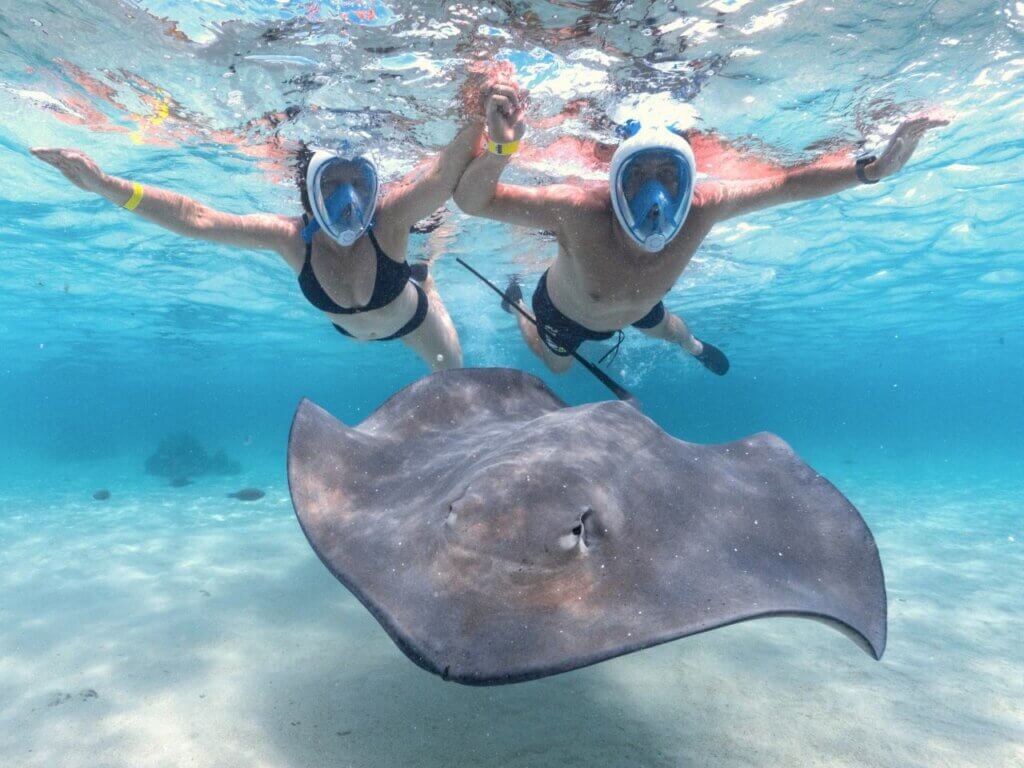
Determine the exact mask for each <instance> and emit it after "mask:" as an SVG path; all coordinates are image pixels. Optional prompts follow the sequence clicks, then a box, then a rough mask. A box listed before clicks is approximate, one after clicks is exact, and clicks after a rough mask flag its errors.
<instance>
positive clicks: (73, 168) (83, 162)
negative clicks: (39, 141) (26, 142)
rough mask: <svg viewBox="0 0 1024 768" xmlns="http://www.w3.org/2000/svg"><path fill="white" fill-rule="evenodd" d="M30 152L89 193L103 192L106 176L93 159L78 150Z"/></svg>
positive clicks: (41, 148)
mask: <svg viewBox="0 0 1024 768" xmlns="http://www.w3.org/2000/svg"><path fill="white" fill-rule="evenodd" d="M29 152H31V153H32V154H33V155H35V156H36V157H38V158H39V159H40V160H42V161H43V162H44V163H49V164H50V165H52V166H53V167H54V168H56V169H57V170H58V171H60V172H61V173H63V174H64V176H66V177H67V179H68V181H70V182H71V183H72V184H74V185H75V186H76V187H79V188H80V189H84V190H86V191H87V192H101V191H102V190H103V183H104V181H105V179H106V174H105V173H103V171H101V170H100V167H99V166H98V165H96V163H95V162H93V160H92V158H91V157H89V156H88V155H87V154H85V153H84V152H79V151H78V150H77V149H48V148H45V147H32V148H31V149H30V150H29Z"/></svg>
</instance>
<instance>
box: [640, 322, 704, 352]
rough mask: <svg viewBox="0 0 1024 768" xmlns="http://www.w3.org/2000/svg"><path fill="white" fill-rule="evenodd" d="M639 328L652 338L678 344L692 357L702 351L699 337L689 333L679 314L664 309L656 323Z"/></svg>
mask: <svg viewBox="0 0 1024 768" xmlns="http://www.w3.org/2000/svg"><path fill="white" fill-rule="evenodd" d="M640 330H641V331H643V332H644V333H645V334H646V335H647V336H650V337H651V338H652V339H661V340H663V341H670V342H672V343H673V344H678V345H679V346H681V347H682V348H683V349H685V350H686V351H687V352H689V353H690V354H691V355H693V356H694V357H696V356H697V355H699V354H700V353H701V352H703V351H704V346H703V345H702V344H701V342H700V339H698V338H697V337H696V336H694V335H693V334H692V333H690V327H689V326H688V325H687V324H686V321H685V320H683V318H681V317H679V315H673V314H672V313H671V312H667V311H666V312H665V316H664V317H663V318H662V319H661V322H660V323H658V324H657V325H655V326H653V327H651V328H641V329H640Z"/></svg>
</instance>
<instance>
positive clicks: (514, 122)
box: [487, 82, 528, 144]
mask: <svg viewBox="0 0 1024 768" xmlns="http://www.w3.org/2000/svg"><path fill="white" fill-rule="evenodd" d="M488 90H489V95H488V97H487V134H488V136H490V138H491V141H495V142H497V143H499V144H508V143H509V142H511V141H518V140H519V139H521V138H522V137H523V134H524V133H526V122H525V121H524V120H523V116H524V114H525V113H526V99H527V95H528V94H527V92H526V91H525V90H523V89H521V88H519V87H518V86H516V85H514V84H512V83H508V82H499V83H492V84H491V86H490V88H489V89H488Z"/></svg>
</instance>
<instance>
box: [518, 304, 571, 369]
mask: <svg viewBox="0 0 1024 768" xmlns="http://www.w3.org/2000/svg"><path fill="white" fill-rule="evenodd" d="M516 303H517V304H518V305H519V306H520V307H522V308H523V309H524V310H526V311H527V312H529V311H530V310H529V308H528V307H527V306H526V303H525V302H524V301H523V300H522V299H521V298H520V299H519V301H517V302H516ZM510 311H511V312H513V313H514V314H515V316H516V320H517V321H518V322H519V333H521V334H522V336H523V341H525V342H526V345H527V346H528V347H529V348H530V349H531V350H532V352H533V354H535V355H536V356H537V357H539V358H540V359H541V362H543V363H544V365H546V366H547V368H548V370H549V371H551V372H552V373H565V372H566V371H568V370H569V369H570V368H572V357H570V356H569V355H556V354H555V353H554V352H552V351H551V350H550V349H548V345H547V344H545V343H544V342H543V341H542V340H541V338H540V334H539V333H538V332H537V326H536V325H534V324H533V323H531V322H530V321H529V320H527V319H526V318H525V317H524V316H523V315H521V314H520V313H519V312H516V311H515V310H514V309H510Z"/></svg>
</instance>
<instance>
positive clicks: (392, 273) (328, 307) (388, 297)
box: [299, 215, 412, 315]
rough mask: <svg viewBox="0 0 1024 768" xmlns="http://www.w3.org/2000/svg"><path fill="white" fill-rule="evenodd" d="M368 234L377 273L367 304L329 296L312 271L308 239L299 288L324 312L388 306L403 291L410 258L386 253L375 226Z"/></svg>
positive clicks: (354, 311)
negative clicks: (357, 304) (398, 258)
mask: <svg viewBox="0 0 1024 768" xmlns="http://www.w3.org/2000/svg"><path fill="white" fill-rule="evenodd" d="M307 218H308V217H307V216H305V215H303V217H302V223H303V224H305V223H307ZM366 234H367V235H369V236H370V242H371V243H372V244H373V250H374V252H375V253H376V254H377V277H376V279H375V280H374V283H373V294H372V295H371V296H370V301H369V302H367V304H366V306H364V307H343V306H341V305H340V304H337V303H336V302H335V301H334V299H332V298H331V297H330V296H328V295H327V291H325V290H324V287H323V286H322V285H321V284H320V281H319V280H318V279H317V277H316V273H315V272H313V258H312V257H313V244H312V243H311V242H310V243H306V260H305V261H304V262H303V263H302V271H301V272H300V273H299V288H300V289H302V295H303V296H305V297H306V300H307V301H308V302H309V303H310V304H312V305H313V306H314V307H316V308H317V309H319V310H321V311H322V312H330V313H331V314H333V315H358V314H359V313H360V312H369V311H370V310H372V309H380V308H381V307H386V306H387V305H388V304H390V303H391V302H392V301H394V300H395V299H397V298H398V297H399V296H400V295H401V293H402V291H403V290H405V284H406V283H407V282H409V275H410V274H411V272H412V270H411V269H410V268H409V264H408V262H405V261H403V262H402V263H401V264H399V263H398V262H397V261H395V260H394V259H391V258H390V257H389V256H388V255H387V254H386V253H384V249H383V248H381V247H380V243H378V242H377V236H376V235H374V234H373V228H372V227H371V228H370V229H368V230H366Z"/></svg>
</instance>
